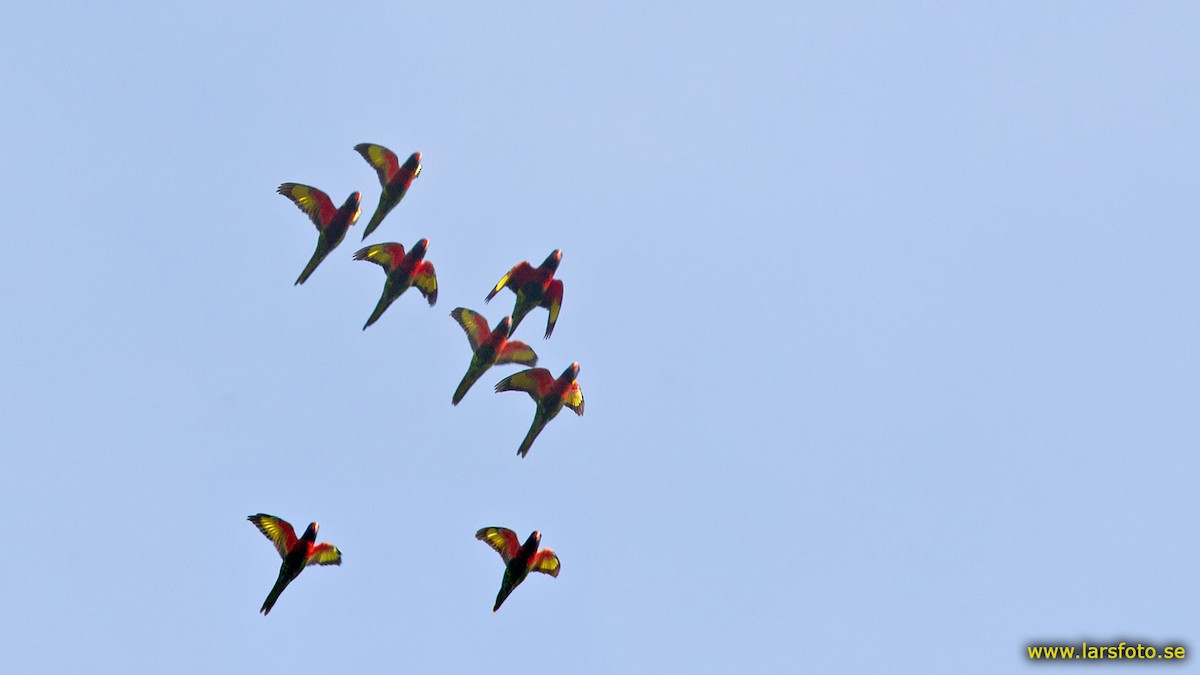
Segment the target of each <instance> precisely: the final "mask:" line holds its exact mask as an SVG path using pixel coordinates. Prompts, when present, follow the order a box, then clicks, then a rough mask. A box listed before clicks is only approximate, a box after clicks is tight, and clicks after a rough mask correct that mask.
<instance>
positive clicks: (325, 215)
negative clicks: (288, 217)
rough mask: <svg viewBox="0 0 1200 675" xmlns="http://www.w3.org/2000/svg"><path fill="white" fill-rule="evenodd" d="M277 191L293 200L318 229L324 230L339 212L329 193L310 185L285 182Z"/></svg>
mask: <svg viewBox="0 0 1200 675" xmlns="http://www.w3.org/2000/svg"><path fill="white" fill-rule="evenodd" d="M276 192H278V193H279V194H281V195H283V196H284V197H287V198H288V199H290V200H292V202H293V203H295V204H296V206H297V207H298V208H299V209H300V210H301V211H303V212H304V214H305V215H307V216H308V218H309V220H311V221H312V223H313V225H316V226H317V229H318V230H324V229H325V227H326V226H327V225H328V224H329V221H331V220H333V216H334V215H335V214H336V213H337V208H336V207H335V206H334V205H333V201H332V200H330V199H329V195H327V194H325V193H324V192H322V191H320V190H318V189H317V188H315V187H312V186H310V185H301V184H300V183H284V184H283V185H280V186H279V189H278V190H276Z"/></svg>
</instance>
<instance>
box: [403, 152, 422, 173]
mask: <svg viewBox="0 0 1200 675" xmlns="http://www.w3.org/2000/svg"><path fill="white" fill-rule="evenodd" d="M404 168H406V169H410V170H412V171H420V170H421V153H419V152H414V153H413V154H411V155H409V156H408V159H406V160H404Z"/></svg>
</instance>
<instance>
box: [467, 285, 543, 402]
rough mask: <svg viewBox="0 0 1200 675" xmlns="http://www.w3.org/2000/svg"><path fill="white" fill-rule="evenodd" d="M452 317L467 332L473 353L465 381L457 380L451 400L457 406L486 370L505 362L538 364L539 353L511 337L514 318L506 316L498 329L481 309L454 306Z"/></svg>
mask: <svg viewBox="0 0 1200 675" xmlns="http://www.w3.org/2000/svg"><path fill="white" fill-rule="evenodd" d="M450 316H452V317H454V320H455V321H457V322H458V325H460V326H462V329H463V330H464V331H466V333H467V341H468V342H470V343H471V350H472V351H473V352H474V354H473V355H472V356H471V365H470V366H469V367H468V368H467V374H466V375H463V379H462V382H459V383H458V389H457V390H455V392H454V398H452V399H451V403H453V404H454V405H458V402H459V401H461V400H462V399H463V397H464V396H466V395H467V390H468V389H470V388H471V385H473V384H475V380H478V379H479V377H480V376H481V375H483V374H484V373H485V372H487V369H488V368H491V367H492V366H494V365H496V366H498V365H502V364H505V363H520V364H521V365H525V366H536V365H537V358H538V357H537V354H535V353H534V352H533V349H531V348H530V347H529V345H527V344H525V343H524V342H520V341H518V340H509V339H508V335H509V330H510V328H511V327H512V319H511V318H509V317H507V316H506V317H504V319H503V320H502V321H501V322H500V325H499V326H496V330H493V331H489V330H488V323H487V319H485V318H483V315H482V314H480V313H478V312H472V311H471V310H469V309H466V308H465V307H455V308H454V311H452V312H450Z"/></svg>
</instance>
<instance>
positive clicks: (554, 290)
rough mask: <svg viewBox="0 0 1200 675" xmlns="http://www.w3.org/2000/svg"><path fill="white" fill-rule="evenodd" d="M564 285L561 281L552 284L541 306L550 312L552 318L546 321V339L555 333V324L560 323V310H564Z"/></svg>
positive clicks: (556, 280) (557, 280)
mask: <svg viewBox="0 0 1200 675" xmlns="http://www.w3.org/2000/svg"><path fill="white" fill-rule="evenodd" d="M562 296H563V283H562V281H561V280H559V279H555V280H554V281H551V282H550V286H549V288H547V289H546V295H545V296H544V297H543V298H542V302H541V305H542V307H545V308H546V309H548V310H550V318H549V319H547V320H546V337H547V338H549V337H550V334H551V333H553V332H554V323H555V322H556V321H558V310H559V309H561V308H562Z"/></svg>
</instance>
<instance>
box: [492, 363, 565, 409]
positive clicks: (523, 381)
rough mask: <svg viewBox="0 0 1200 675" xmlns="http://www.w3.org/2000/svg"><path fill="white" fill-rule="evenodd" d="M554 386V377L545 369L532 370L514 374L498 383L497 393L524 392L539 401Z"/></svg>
mask: <svg viewBox="0 0 1200 675" xmlns="http://www.w3.org/2000/svg"><path fill="white" fill-rule="evenodd" d="M553 386H554V376H553V375H551V374H550V371H548V370H546V369H545V368H530V369H529V370H522V371H521V372H519V373H513V374H512V375H509V376H508V377H506V378H504V379H503V380H500V381H499V382H497V383H496V391H523V392H525V393H527V394H529V395H530V396H531V397H533V400H535V401H537V400H539V399H541V398H542V397H543V396H545V395H546V392H548V391H550V388H551V387H553Z"/></svg>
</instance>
